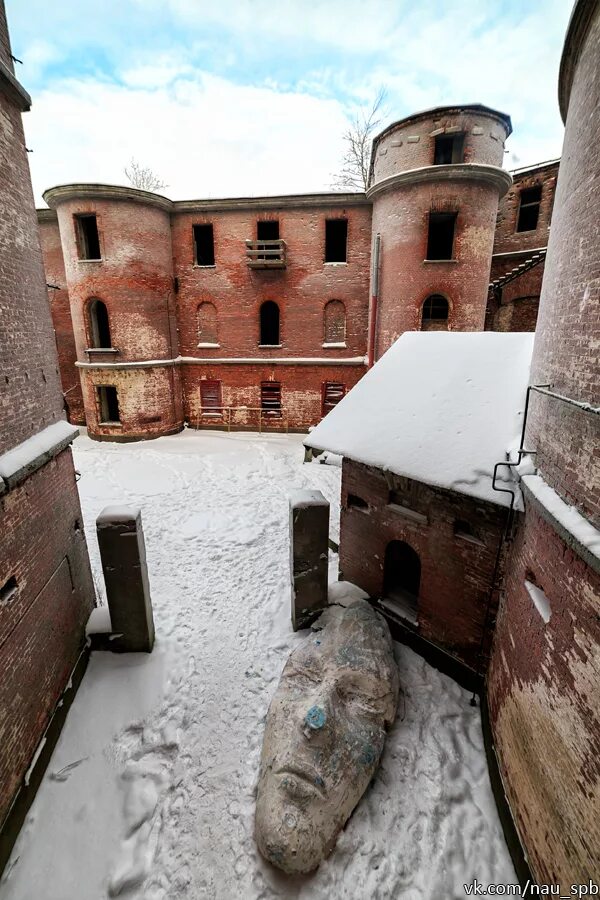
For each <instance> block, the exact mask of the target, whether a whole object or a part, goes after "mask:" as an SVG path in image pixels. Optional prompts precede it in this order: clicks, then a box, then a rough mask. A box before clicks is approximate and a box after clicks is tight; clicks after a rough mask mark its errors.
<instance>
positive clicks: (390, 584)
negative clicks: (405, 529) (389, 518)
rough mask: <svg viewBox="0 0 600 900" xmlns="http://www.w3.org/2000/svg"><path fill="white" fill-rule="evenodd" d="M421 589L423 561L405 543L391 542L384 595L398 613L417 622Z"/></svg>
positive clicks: (384, 570)
mask: <svg viewBox="0 0 600 900" xmlns="http://www.w3.org/2000/svg"><path fill="white" fill-rule="evenodd" d="M420 587H421V560H420V559H419V554H418V553H417V552H416V550H413V548H412V547H411V546H410V544H407V543H406V542H405V541H390V542H389V544H388V545H387V547H386V548H385V562H384V568H383V594H384V597H385V599H387V600H388V601H391V602H392V603H393V605H394V607H396V609H397V611H398V613H399V614H400V615H402V616H404V617H405V618H407V619H410V620H411V621H412V622H415V623H416V621H417V612H418V607H419V591H420Z"/></svg>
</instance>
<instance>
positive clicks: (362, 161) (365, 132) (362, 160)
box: [332, 87, 386, 191]
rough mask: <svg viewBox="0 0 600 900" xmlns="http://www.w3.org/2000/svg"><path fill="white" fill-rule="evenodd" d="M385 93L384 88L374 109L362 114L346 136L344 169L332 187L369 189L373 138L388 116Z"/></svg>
mask: <svg viewBox="0 0 600 900" xmlns="http://www.w3.org/2000/svg"><path fill="white" fill-rule="evenodd" d="M385 99H386V90H385V88H383V87H381V88H379V90H378V91H377V96H376V97H375V100H374V101H373V104H372V106H371V107H370V108H369V109H368V110H362V111H361V112H359V113H358V114H357V115H356V116H355V117H354V119H353V120H352V124H351V125H350V127H349V128H348V130H347V131H346V133H345V134H344V142H345V144H346V151H345V153H344V156H343V159H342V168H341V169H340V171H339V173H338V174H337V175H335V176H334V180H333V184H332V187H333V188H334V189H336V188H356V189H358V190H359V191H366V189H367V187H368V186H369V163H370V157H371V143H372V135H373V132H374V131H375V129H376V128H377V127H378V126H379V125H380V124H381V121H382V119H383V118H384V116H385V109H384V104H385Z"/></svg>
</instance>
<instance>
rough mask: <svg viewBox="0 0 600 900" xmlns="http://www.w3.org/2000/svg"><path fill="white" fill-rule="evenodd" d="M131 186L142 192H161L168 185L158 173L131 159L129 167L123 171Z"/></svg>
mask: <svg viewBox="0 0 600 900" xmlns="http://www.w3.org/2000/svg"><path fill="white" fill-rule="evenodd" d="M123 171H124V172H125V175H126V176H127V180H128V181H129V184H130V185H131V186H132V187H134V188H140V190H142V191H160V190H161V189H162V188H166V187H167V185H166V184H165V182H164V181H161V180H160V178H159V177H158V175H157V174H156V172H153V171H152V169H150V168H149V167H148V166H142V165H140V163H139V162H138V161H137V160H136V159H134V158H133V157H132V158H131V161H130V163H129V165H128V166H125V168H124V169H123Z"/></svg>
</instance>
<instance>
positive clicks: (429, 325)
mask: <svg viewBox="0 0 600 900" xmlns="http://www.w3.org/2000/svg"><path fill="white" fill-rule="evenodd" d="M447 330H448V301H447V300H446V298H445V297H442V295H441V294H432V295H431V296H430V297H428V298H427V300H425V302H424V303H423V314H422V317H421V331H447Z"/></svg>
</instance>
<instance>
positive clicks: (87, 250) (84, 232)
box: [75, 214, 101, 259]
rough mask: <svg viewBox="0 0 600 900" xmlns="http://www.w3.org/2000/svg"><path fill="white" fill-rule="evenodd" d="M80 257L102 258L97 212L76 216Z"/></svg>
mask: <svg viewBox="0 0 600 900" xmlns="http://www.w3.org/2000/svg"><path fill="white" fill-rule="evenodd" d="M75 228H76V237H77V250H78V253H79V259H100V258H101V257H100V238H99V236H98V223H97V221H96V216H95V214H91V215H85V216H75Z"/></svg>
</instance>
